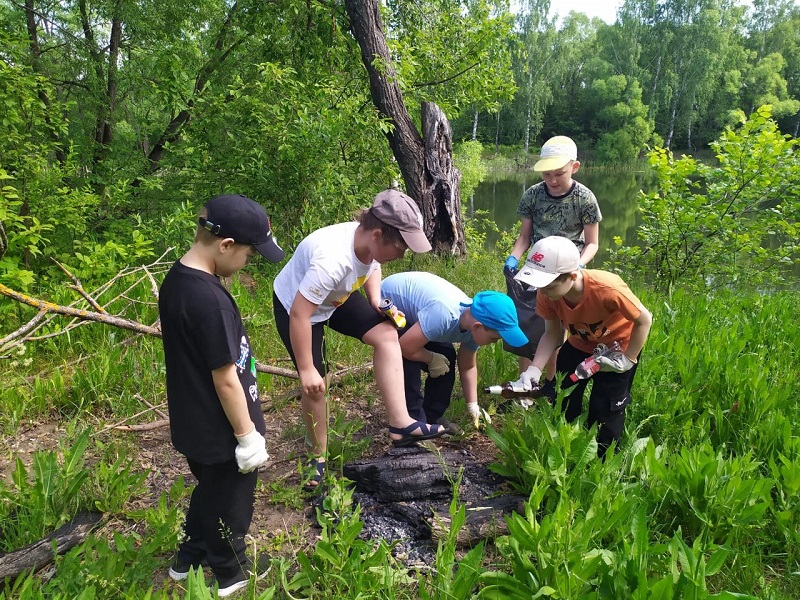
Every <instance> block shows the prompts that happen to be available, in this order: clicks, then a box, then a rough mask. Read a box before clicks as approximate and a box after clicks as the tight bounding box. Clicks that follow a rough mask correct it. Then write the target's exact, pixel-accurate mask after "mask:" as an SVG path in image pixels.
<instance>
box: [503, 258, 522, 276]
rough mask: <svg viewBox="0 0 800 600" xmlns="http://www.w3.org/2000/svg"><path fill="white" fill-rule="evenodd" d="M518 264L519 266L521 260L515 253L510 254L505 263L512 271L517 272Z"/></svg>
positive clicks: (505, 266)
mask: <svg viewBox="0 0 800 600" xmlns="http://www.w3.org/2000/svg"><path fill="white" fill-rule="evenodd" d="M518 266H519V260H518V259H517V257H516V256H514V255H513V254H511V255H509V257H508V258H507V259H506V264H505V265H503V267H504V268H506V269H508V270H509V271H511V272H512V273H515V272H516V271H517V267H518Z"/></svg>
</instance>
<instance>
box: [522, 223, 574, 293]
mask: <svg viewBox="0 0 800 600" xmlns="http://www.w3.org/2000/svg"><path fill="white" fill-rule="evenodd" d="M580 265H581V253H580V252H578V248H577V247H576V246H575V244H574V243H573V242H572V241H571V240H569V239H567V238H565V237H561V236H558V235H551V236H550V237H546V238H542V239H541V240H539V241H538V242H536V243H535V244H534V245H533V249H532V250H531V252H530V254H528V260H526V261H525V266H524V267H522V268H521V269H520V270H519V272H518V273H517V274H516V276H515V277H514V279H516V280H518V281H521V282H523V283H527V284H528V285H532V286H533V287H535V288H543V287H544V286H546V285H548V284H550V283H552V282H553V280H555V278H556V277H558V276H559V275H561V274H563V273H572V272H574V271H577V270H578V269H580Z"/></svg>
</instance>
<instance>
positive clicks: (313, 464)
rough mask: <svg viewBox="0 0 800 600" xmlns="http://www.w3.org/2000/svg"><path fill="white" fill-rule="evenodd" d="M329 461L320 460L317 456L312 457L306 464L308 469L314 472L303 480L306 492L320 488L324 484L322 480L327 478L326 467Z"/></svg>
mask: <svg viewBox="0 0 800 600" xmlns="http://www.w3.org/2000/svg"><path fill="white" fill-rule="evenodd" d="M326 466H327V463H326V462H325V461H322V462H320V461H319V460H318V459H316V458H312V459H311V460H310V461H308V464H307V465H306V467H307V470H308V471H310V472H311V473H313V475H311V476H310V477H309V478H308V479H304V482H303V490H304V491H306V492H313V491H315V490H317V489H319V486H320V485H322V480H323V479H324V478H325V468H326Z"/></svg>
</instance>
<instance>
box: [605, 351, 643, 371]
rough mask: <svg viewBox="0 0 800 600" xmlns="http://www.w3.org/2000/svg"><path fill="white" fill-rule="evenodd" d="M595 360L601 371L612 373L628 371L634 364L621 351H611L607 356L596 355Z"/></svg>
mask: <svg viewBox="0 0 800 600" xmlns="http://www.w3.org/2000/svg"><path fill="white" fill-rule="evenodd" d="M595 360H596V361H597V364H599V365H600V370H601V371H612V372H614V373H624V372H625V371H630V370H631V369H632V368H633V364H634V363H633V361H632V360H631V359H630V358H628V357H627V356H625V354H624V353H623V352H611V353H610V354H608V355H607V356H598V357H596V358H595Z"/></svg>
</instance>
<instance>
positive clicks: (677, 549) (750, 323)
mask: <svg viewBox="0 0 800 600" xmlns="http://www.w3.org/2000/svg"><path fill="white" fill-rule="evenodd" d="M649 296H650V293H649V292H646V291H645V293H643V294H642V296H641V297H642V299H643V301H644V303H645V305H647V306H649V307H651V309H653V312H654V317H655V318H654V327H653V331H652V332H651V335H650V338H649V339H648V342H647V345H646V346H645V351H644V353H643V356H642V361H641V368H640V369H639V371H638V373H637V379H636V381H635V383H634V389H633V396H634V399H633V403H632V404H631V405H630V406H629V408H628V412H627V426H626V434H625V436H623V440H622V448H621V452H620V453H619V454H617V455H615V456H614V457H613V458H607V459H606V461H605V462H602V461H599V460H597V459H596V458H595V457H594V455H593V453H592V452H591V447H590V446H589V445H590V444H591V443H592V442H593V441H594V432H593V431H587V430H584V429H583V428H582V427H581V426H580V425H579V424H573V425H568V424H566V423H564V422H563V417H562V416H561V415H560V414H559V413H558V412H557V411H554V410H552V409H551V408H550V406H549V404H547V403H540V404H539V405H537V406H536V407H534V408H532V409H529V410H528V411H521V410H514V411H512V412H510V413H507V414H505V415H496V416H495V419H494V428H493V429H492V428H490V429H489V430H488V431H489V435H490V437H491V438H492V440H493V441H494V442H495V444H496V445H497V447H498V450H499V455H498V459H497V462H496V463H495V464H494V465H493V469H495V470H496V471H497V472H498V473H500V474H502V475H505V476H507V477H510V478H512V479H513V481H514V485H515V487H516V488H517V489H519V490H520V491H522V492H523V493H527V494H530V502H529V506H528V512H527V513H526V515H524V516H522V515H517V516H514V517H512V519H511V522H510V534H509V536H508V537H506V538H502V540H498V547H499V548H500V553H501V555H502V556H503V557H505V558H506V561H505V562H503V561H501V563H500V565H499V566H498V568H496V569H494V570H493V571H489V572H487V573H485V574H484V575H483V576H482V581H483V583H484V584H485V586H484V587H483V589H482V590H481V592H480V595H481V597H486V598H500V597H520V598H521V597H526V596H524V595H525V594H526V593H527V594H528V596H527V597H531V596H534V597H535V595H536V594H537V593H539V594H540V595H541V596H548V597H559V598H575V597H596V598H641V597H662V596H659V594H666V596H664V597H690V596H691V597H697V598H714V597H718V598H735V597H747V598H754V597H760V598H787V599H788V598H791V597H793V590H794V589H795V586H796V581H795V577H796V576H794V575H790V573H793V572H796V571H797V570H798V566H799V565H800V563H799V562H798V559H799V557H798V553H797V551H796V548H797V525H798V521H797V517H796V516H795V512H796V509H797V508H798V507H800V470H798V468H797V467H796V464H797V461H798V457H800V442H798V441H797V435H796V433H797V426H796V423H797V422H798V418H800V409H798V406H797V403H796V402H795V400H794V398H795V395H796V394H795V392H796V384H795V383H794V382H795V381H796V378H797V376H798V367H797V363H796V360H797V353H796V352H795V350H794V349H793V347H792V346H791V344H790V343H789V340H792V339H795V336H796V335H798V334H800V332H798V331H796V329H797V323H796V320H795V319H794V318H793V315H794V313H795V311H797V310H798V309H799V308H800V305H798V299H797V297H796V295H793V294H777V295H773V296H763V295H757V294H744V293H742V292H731V291H728V290H721V291H718V292H716V293H713V294H707V295H705V296H698V295H697V294H691V293H688V292H686V291H684V290H678V291H675V292H673V293H672V294H671V295H670V296H669V298H668V303H663V302H662V303H661V304H659V303H658V302H657V301H655V300H654V299H652V300H651V298H650V297H649ZM700 307H702V309H701V308H700ZM698 340H702V342H698ZM787 344H788V345H787ZM787 549H788V551H787ZM766 557H769V558H766ZM769 563H771V564H772V565H773V567H772V568H771V569H772V570H775V571H778V572H781V573H784V574H785V575H781V576H779V577H777V578H772V577H770V576H767V577H766V578H765V576H764V570H765V569H769V567H766V565H767V564H769ZM559 566H560V567H561V568H559ZM726 590H729V591H726ZM735 592H736V593H738V594H740V596H737V594H736V593H735ZM692 595H693V596H692Z"/></svg>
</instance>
